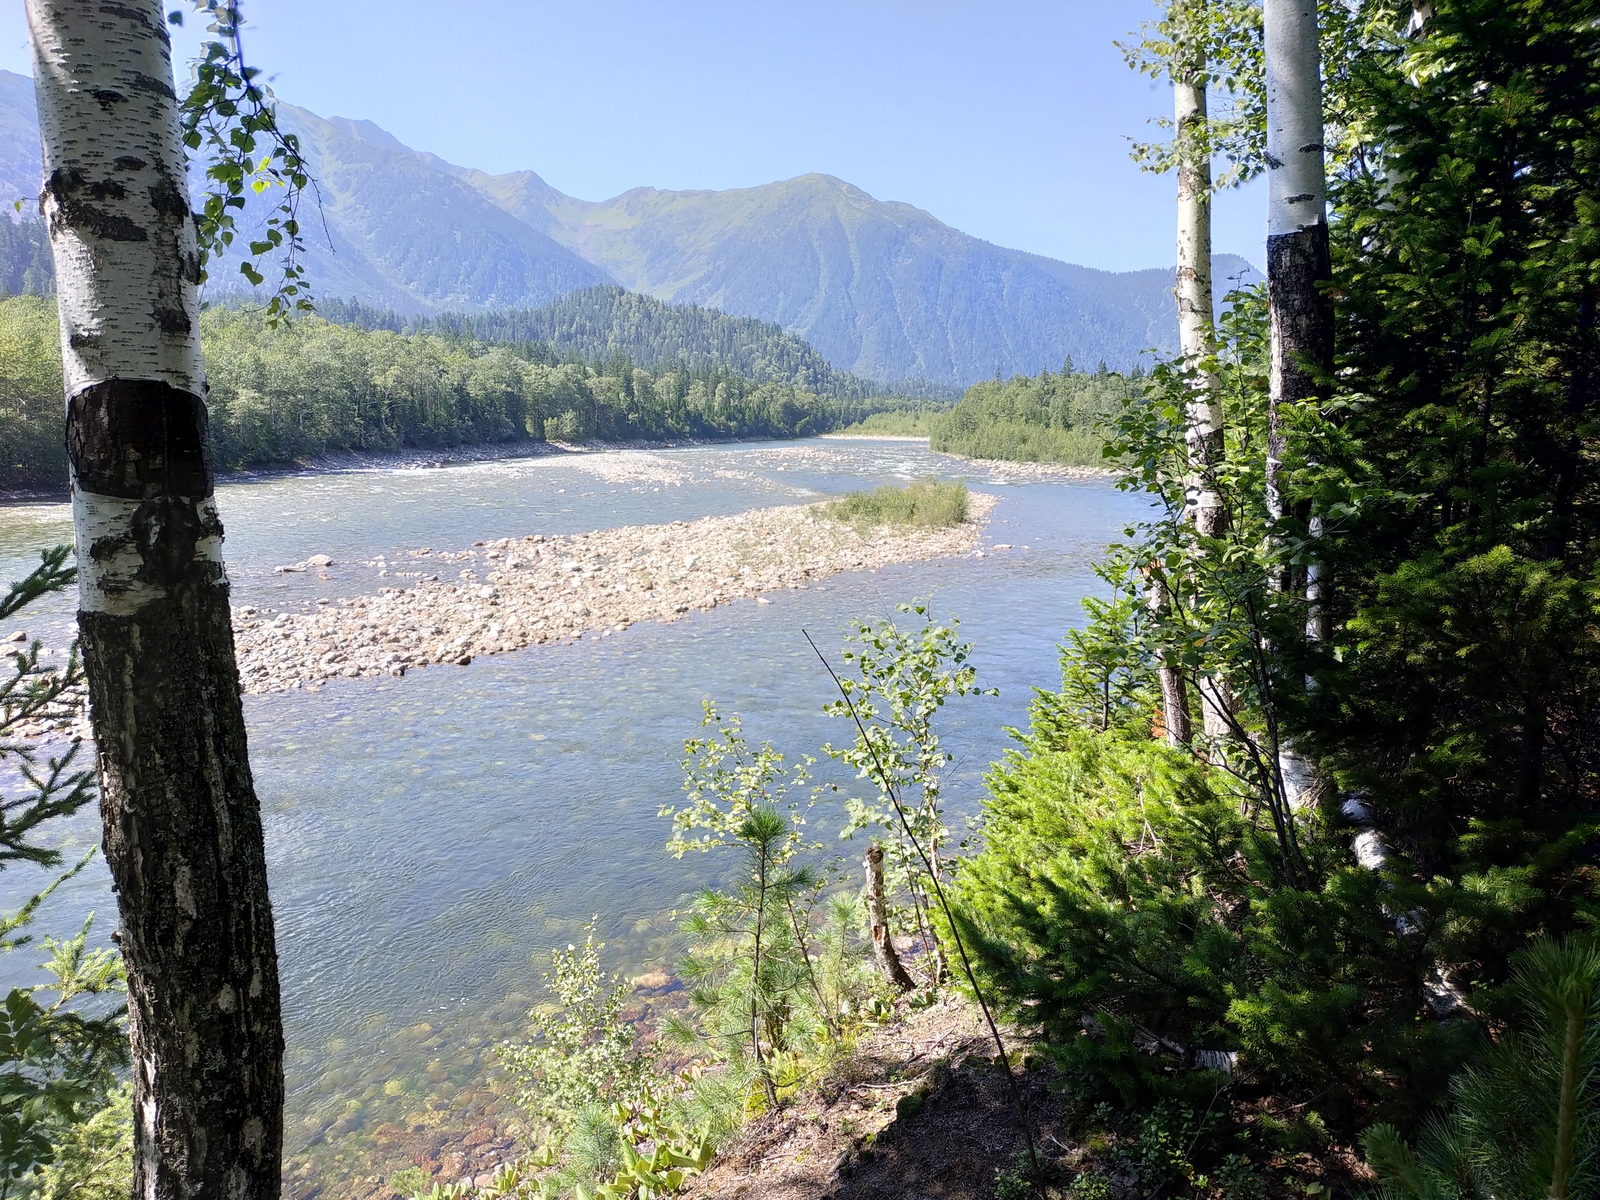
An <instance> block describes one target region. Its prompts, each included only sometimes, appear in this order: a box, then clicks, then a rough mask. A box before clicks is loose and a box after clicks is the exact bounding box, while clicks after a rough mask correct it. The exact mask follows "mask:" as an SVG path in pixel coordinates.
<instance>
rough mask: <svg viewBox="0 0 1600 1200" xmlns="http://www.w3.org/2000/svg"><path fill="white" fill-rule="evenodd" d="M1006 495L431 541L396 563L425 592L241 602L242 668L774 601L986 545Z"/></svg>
mask: <svg viewBox="0 0 1600 1200" xmlns="http://www.w3.org/2000/svg"><path fill="white" fill-rule="evenodd" d="M996 503H997V500H996V498H995V497H993V496H985V495H979V494H974V495H972V497H971V499H970V508H969V517H968V519H967V521H966V522H965V523H964V524H961V525H958V526H955V527H952V528H948V529H907V528H904V527H891V526H884V527H879V528H875V529H868V530H861V529H857V528H855V527H853V526H851V525H848V524H844V523H842V522H839V521H836V520H832V519H830V518H828V517H826V516H824V515H823V514H822V512H821V511H820V509H819V508H817V507H816V506H811V505H790V506H784V507H779V508H763V509H756V510H753V511H751V512H745V513H739V514H736V515H734V516H727V517H706V518H704V519H702V520H698V521H674V522H673V523H672V524H670V525H633V526H625V527H623V528H620V529H608V530H603V531H600V532H597V533H583V534H577V535H574V536H570V537H547V536H544V535H541V534H530V535H529V536H527V537H523V538H502V539H500V540H497V541H492V542H479V543H477V544H475V545H474V546H473V547H471V548H470V549H466V550H461V551H456V552H450V551H442V550H434V549H433V548H431V547H424V548H421V549H416V550H411V551H409V552H407V554H406V555H405V556H404V557H403V558H399V559H398V561H396V560H390V565H392V566H394V567H396V568H397V569H396V571H395V575H396V577H407V578H415V577H416V576H417V575H418V574H422V575H423V578H422V579H421V580H420V581H419V582H418V583H416V584H415V585H413V586H411V587H404V588H402V587H384V588H380V589H379V593H378V595H376V596H358V597H355V598H352V599H345V600H337V601H327V600H323V601H318V605H317V609H316V611H314V612H304V613H302V612H279V613H272V612H270V611H267V610H261V609H257V608H252V607H248V606H246V607H241V608H236V609H235V610H234V614H233V618H234V636H235V641H236V645H237V647H238V655H239V673H240V677H241V680H242V682H243V685H244V690H245V691H247V692H283V691H292V690H294V689H297V688H302V687H314V686H317V685H319V684H321V683H322V682H324V681H327V680H332V679H361V678H374V677H378V676H385V675H403V674H405V672H406V671H408V670H416V669H418V668H420V667H428V666H436V665H440V664H455V665H459V666H465V665H467V664H468V663H470V662H471V661H472V660H473V658H475V657H477V656H478V655H483V654H500V653H505V652H507V651H511V650H520V649H523V648H524V647H527V646H540V645H548V644H550V643H553V642H570V641H572V640H574V639H576V638H579V637H581V636H583V635H585V634H591V635H593V634H598V635H601V636H606V635H609V634H611V633H617V632H620V631H622V630H624V629H626V628H627V627H628V626H629V625H631V624H634V623H635V622H638V621H662V622H666V621H675V620H677V619H678V618H679V617H682V616H684V615H685V614H686V613H689V612H693V611H696V610H699V611H705V610H708V609H711V608H714V607H716V606H717V605H719V604H727V603H730V602H731V601H734V600H737V599H741V598H753V599H755V601H756V602H757V603H758V604H759V603H768V601H767V600H766V599H765V597H763V596H762V593H763V592H773V591H780V590H784V589H793V588H803V587H806V586H807V585H808V584H810V583H811V582H813V581H815V580H818V579H821V578H824V577H825V576H828V575H832V574H835V573H837V572H841V571H859V570H870V569H876V568H878V567H883V566H888V565H890V564H892V563H903V562H914V561H920V560H925V559H934V558H946V557H954V556H958V555H966V554H981V553H982V551H981V550H980V549H979V548H978V539H979V534H980V531H981V528H982V526H983V524H984V523H985V521H986V520H987V518H988V515H989V513H990V511H991V510H992V509H993V507H994V505H995V504H996ZM308 561H309V560H308ZM326 561H327V560H322V562H323V563H325V562H326ZM318 565H322V563H319V564H318ZM330 565H331V564H330ZM452 577H453V578H452Z"/></svg>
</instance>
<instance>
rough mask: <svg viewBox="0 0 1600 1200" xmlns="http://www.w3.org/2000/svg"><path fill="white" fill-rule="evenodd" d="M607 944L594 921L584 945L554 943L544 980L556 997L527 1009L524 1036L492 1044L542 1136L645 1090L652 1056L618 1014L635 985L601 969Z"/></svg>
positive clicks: (562, 1131)
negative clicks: (596, 934)
mask: <svg viewBox="0 0 1600 1200" xmlns="http://www.w3.org/2000/svg"><path fill="white" fill-rule="evenodd" d="M604 948H605V945H604V943H598V942H596V941H595V937H594V922H593V921H591V922H590V923H589V926H588V928H587V930H586V931H585V935H584V940H583V946H582V948H581V949H580V948H579V947H577V946H576V945H568V946H567V948H566V949H565V950H552V951H551V952H550V965H551V969H550V970H549V971H548V972H546V973H545V976H544V981H545V986H546V987H547V988H548V989H549V990H550V991H551V992H552V993H553V994H554V996H555V999H556V1003H555V1004H554V1005H549V1006H543V1007H540V1008H535V1009H534V1010H533V1011H532V1012H531V1013H529V1015H528V1016H529V1024H530V1027H531V1033H532V1036H531V1037H530V1038H529V1039H528V1040H526V1041H517V1042H504V1043H502V1044H501V1045H500V1046H499V1047H497V1049H496V1053H497V1055H498V1056H499V1059H500V1062H501V1063H502V1064H503V1065H504V1067H505V1068H506V1073H507V1075H508V1076H509V1078H510V1080H511V1082H512V1086H513V1088H514V1089H515V1090H514V1092H513V1096H514V1098H515V1100H516V1102H517V1104H518V1105H520V1106H521V1107H522V1109H523V1110H524V1111H525V1112H527V1113H528V1114H529V1115H530V1116H531V1117H532V1118H533V1120H534V1123H535V1126H536V1128H537V1130H538V1136H540V1137H542V1138H551V1137H554V1138H558V1139H559V1138H564V1137H566V1136H567V1135H568V1134H571V1133H572V1132H573V1131H574V1130H575V1128H576V1127H577V1125H578V1124H580V1123H581V1121H582V1119H583V1114H585V1113H587V1112H590V1111H591V1110H593V1109H596V1108H598V1109H600V1110H601V1111H605V1110H606V1109H607V1108H609V1106H610V1105H612V1104H614V1103H621V1104H624V1105H628V1106H632V1105H635V1104H638V1103H640V1102H642V1101H643V1100H644V1099H645V1098H646V1096H647V1092H648V1086H647V1080H648V1079H649V1076H650V1073H651V1069H652V1064H651V1061H650V1056H649V1055H648V1054H646V1053H642V1052H641V1051H640V1048H639V1046H638V1030H637V1029H635V1028H634V1026H633V1025H631V1024H629V1023H628V1022H627V1021H625V1020H624V1019H623V1017H622V1009H623V1007H624V1005H625V1003H626V1001H627V996H628V993H629V991H631V990H632V989H631V988H630V986H629V984H628V983H627V981H625V980H621V979H615V978H612V977H610V976H608V975H607V974H606V972H604V971H603V970H601V968H600V951H601V950H603V949H604Z"/></svg>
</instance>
